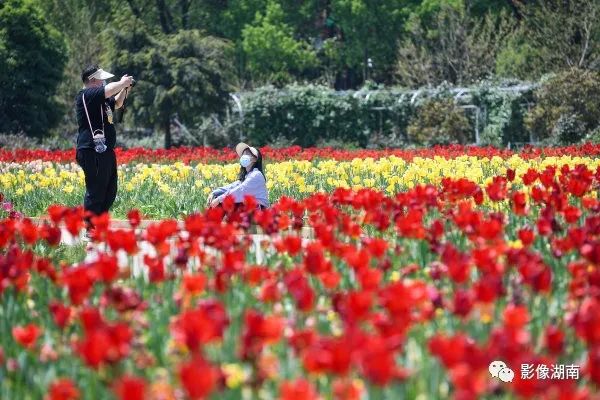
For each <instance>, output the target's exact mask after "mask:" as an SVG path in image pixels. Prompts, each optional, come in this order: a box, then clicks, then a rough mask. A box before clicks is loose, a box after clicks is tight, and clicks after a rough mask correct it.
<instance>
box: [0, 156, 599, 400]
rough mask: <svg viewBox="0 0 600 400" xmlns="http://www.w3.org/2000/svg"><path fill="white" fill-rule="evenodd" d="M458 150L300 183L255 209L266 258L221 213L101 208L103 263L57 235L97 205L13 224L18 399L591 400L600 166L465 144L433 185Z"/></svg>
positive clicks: (7, 309) (3, 351) (8, 362)
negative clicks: (306, 232) (134, 271)
mask: <svg viewBox="0 0 600 400" xmlns="http://www.w3.org/2000/svg"><path fill="white" fill-rule="evenodd" d="M388 160H389V158H388ZM442 160H443V159H442V158H440V159H435V160H430V161H427V160H425V161H419V160H414V162H416V163H420V162H426V163H429V164H428V165H429V166H430V167H431V169H430V170H427V171H428V172H427V173H426V174H424V175H423V176H421V175H419V174H418V171H424V170H425V169H424V168H422V167H420V168H416V169H414V170H411V167H410V166H409V165H405V166H404V167H403V168H405V169H403V170H402V173H403V175H396V173H393V174H391V175H393V176H396V177H398V178H400V179H401V177H403V176H406V175H407V174H408V173H409V172H408V171H414V173H415V174H416V175H415V176H414V177H413V178H414V179H413V180H414V182H413V184H412V185H411V184H409V182H410V181H411V180H407V181H406V182H400V184H399V187H398V188H395V190H394V191H392V192H390V193H386V192H385V188H384V191H380V190H375V189H373V188H362V189H359V190H352V188H351V187H349V188H337V189H332V190H330V191H328V190H325V191H323V192H320V193H307V194H306V196H305V198H303V199H300V198H296V199H293V198H291V197H288V196H282V197H281V198H280V199H279V201H278V202H277V203H276V204H275V205H274V206H273V207H272V208H270V209H267V210H264V211H255V213H254V214H253V215H251V216H249V217H251V219H252V220H253V221H254V222H255V223H256V224H257V225H259V226H260V227H261V230H262V231H263V232H265V233H266V234H268V235H269V237H270V239H269V240H267V241H265V242H264V243H263V250H264V251H263V253H264V254H263V257H261V259H260V260H259V259H257V256H256V254H255V252H254V250H253V249H254V247H253V246H252V242H251V240H249V239H250V236H244V235H241V236H240V235H239V234H240V233H244V230H245V229H246V225H245V224H240V223H237V222H236V221H237V220H236V219H235V218H234V219H233V221H231V222H229V223H223V222H221V219H222V214H221V213H222V212H223V210H221V209H215V210H208V211H206V212H203V213H196V214H192V215H190V216H187V217H185V218H184V223H183V226H182V227H179V226H178V224H177V222H176V221H175V220H171V219H166V220H162V221H159V222H156V223H154V224H152V225H150V226H148V227H147V228H146V229H145V230H143V231H142V232H141V233H140V232H139V231H135V230H134V229H133V228H134V227H136V226H137V224H138V223H139V221H140V218H141V214H140V213H139V212H136V211H134V212H130V213H129V214H128V218H129V220H130V224H131V226H132V228H126V229H123V228H121V229H112V228H111V227H110V223H109V220H108V217H107V216H104V217H101V218H98V219H97V220H96V221H95V222H96V224H97V226H98V227H99V229H98V232H97V235H96V237H95V239H94V240H95V241H96V243H97V245H99V246H105V247H106V251H104V252H101V254H100V256H99V258H97V259H96V260H92V261H88V262H82V259H83V254H82V253H81V249H78V248H72V247H66V246H64V245H59V241H60V236H61V231H60V229H59V228H58V226H59V225H63V224H64V225H65V226H66V228H67V229H68V230H69V231H70V232H71V233H72V234H74V235H77V234H78V233H79V231H80V230H81V229H82V227H83V218H82V217H83V212H82V210H81V209H79V208H67V207H64V206H52V207H50V208H49V210H48V213H47V214H48V218H49V221H48V222H47V223H45V224H42V225H41V226H37V225H35V224H33V223H32V222H31V221H30V220H28V219H26V218H25V219H22V218H19V217H18V216H15V218H9V219H5V220H2V221H1V222H0V288H1V289H0V290H1V294H0V295H1V296H2V304H3V306H2V307H1V308H0V378H1V379H2V382H3V384H2V386H1V389H0V397H1V398H42V397H44V396H47V397H48V398H50V399H52V400H56V399H65V398H67V399H74V398H111V397H115V398H119V399H141V398H148V399H175V398H194V399H199V398H225V399H240V398H280V399H285V400H291V399H317V398H323V399H325V398H334V399H361V398H365V396H367V395H368V398H374V399H383V398H394V399H396V398H427V399H433V398H448V397H454V398H460V399H470V398H481V397H484V396H494V395H495V396H501V397H502V398H506V397H510V396H520V397H522V398H532V397H538V398H565V399H566V398H568V399H587V398H593V396H594V394H595V393H597V392H598V388H599V387H600V369H599V365H600V335H599V334H598V333H599V332H600V317H599V316H600V279H599V276H600V202H599V200H598V199H597V192H598V189H599V187H600V168H598V164H597V161H596V159H594V158H591V157H587V158H584V159H571V160H570V161H568V160H566V159H563V158H555V159H553V158H544V159H539V158H533V159H531V160H529V159H523V158H521V157H518V158H513V157H508V158H498V159H490V160H488V161H485V160H484V159H477V160H479V161H478V162H479V163H483V164H482V165H485V167H481V171H482V172H483V175H482V176H479V175H478V174H479V172H478V171H479V170H478V169H477V168H476V167H477V164H473V163H470V161H469V160H472V159H470V158H468V157H464V158H460V157H458V158H457V159H456V160H449V161H448V160H447V161H446V162H448V163H453V162H454V163H456V162H458V163H462V162H464V163H465V164H464V165H463V164H448V165H452V168H451V169H450V170H449V171H450V172H449V173H448V174H442V176H439V174H438V178H436V179H432V178H431V177H430V175H429V174H433V173H432V172H431V171H433V170H435V169H436V168H441V171H443V170H444V168H445V167H444V165H446V164H443V161H442ZM461 160H464V161H461ZM510 160H513V161H514V162H517V161H518V162H519V163H521V162H522V163H523V164H519V165H517V166H516V167H515V168H514V169H513V168H508V167H510V166H511V164H510V162H511V161H510ZM515 160H516V161H515ZM580 161H581V162H582V163H580ZM362 162H363V163H367V161H362ZM370 162H371V161H369V162H368V163H370ZM353 163H354V164H353ZM360 163H361V161H354V162H350V163H349V164H348V165H347V166H344V168H347V171H353V170H354V168H357V169H358V170H360ZM373 163H375V161H373ZM485 163H489V164H485ZM182 165H183V164H182ZM299 165H303V164H299ZM306 165H307V168H317V170H316V171H319V167H318V165H319V164H317V166H316V167H315V165H314V164H312V163H310V162H307V164H306ZM339 165H340V164H338V163H334V164H333V166H332V167H331V168H334V169H335V168H338V167H339ZM357 165H358V166H357ZM368 165H378V164H376V163H375V164H368ZM458 165H463V168H464V176H458V175H457V176H446V175H452V174H455V175H456V174H457V172H456V171H459V168H458ZM176 168H178V167H176ZM215 168H216V167H215ZM219 168H227V167H221V166H219ZM322 168H326V167H323V166H322ZM373 168H375V167H373ZM200 170H201V171H204V169H203V168H200ZM494 170H496V171H498V172H497V173H494V172H493V171H494ZM310 171H312V170H310ZM373 171H377V172H376V174H379V175H383V174H385V169H381V170H377V169H373ZM393 171H395V170H393ZM213 172H214V171H213ZM438 172H439V171H438ZM190 173H191V172H190ZM202 173H203V172H202ZM223 173H226V172H223ZM316 174H317V175H318V173H316ZM305 175H306V173H305ZM431 176H436V175H435V174H433V175H431ZM428 177H429V178H428ZM430 178H431V179H430ZM65 179H66V178H65ZM273 179H276V178H273ZM332 179H333V178H332ZM336 179H341V178H340V177H338V178H336ZM426 179H430V183H428V184H425V183H419V181H421V182H423V181H425V180H426ZM333 186H334V185H333V184H332V187H333ZM349 186H350V185H349ZM375 186H377V185H375ZM17 204H19V203H18V202H17ZM232 206H233V205H232V204H231V203H230V202H229V201H227V202H226V204H225V207H226V208H228V207H232ZM247 209H248V210H254V209H255V208H254V207H253V204H248V208H247ZM242 220H243V219H242ZM305 223H306V224H308V225H309V226H310V227H311V228H313V229H314V235H315V237H314V239H310V240H302V239H301V238H300V235H299V233H298V230H299V229H301V228H302V226H303V225H304V224H305ZM142 241H143V242H145V243H149V244H150V246H151V248H152V249H153V252H152V254H147V255H146V256H144V274H143V275H142V276H139V277H132V276H131V274H130V271H129V265H128V262H127V261H123V260H127V257H126V256H125V257H123V255H130V256H131V255H133V254H136V253H137V252H138V251H139V250H140V244H141V242H142ZM496 361H500V362H502V363H504V367H503V369H498V370H496V369H495V368H496V367H495V365H496V363H495V362H496ZM540 366H545V367H546V368H547V370H544V369H543V368H541V367H540ZM560 366H563V367H565V366H566V367H567V368H566V369H567V370H568V371H570V373H566V372H565V371H564V369H563V372H562V374H561V372H560V371H561V368H559V367H560ZM508 369H510V370H511V371H512V373H513V376H511V375H510V374H509V373H508V372H507V370H508ZM531 371H533V373H531V374H530V373H529V372H531ZM575 371H576V372H577V375H575ZM490 372H494V373H495V375H496V376H498V377H495V376H490ZM509 378H510V379H509ZM61 396H62V397H61Z"/></svg>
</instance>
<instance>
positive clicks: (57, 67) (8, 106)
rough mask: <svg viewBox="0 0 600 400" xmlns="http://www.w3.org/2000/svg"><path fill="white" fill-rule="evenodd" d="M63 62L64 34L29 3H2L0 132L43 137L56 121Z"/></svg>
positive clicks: (64, 59)
mask: <svg viewBox="0 0 600 400" xmlns="http://www.w3.org/2000/svg"><path fill="white" fill-rule="evenodd" d="M65 61H66V56H65V43H64V40H63V37H62V35H61V34H60V33H59V32H58V31H57V30H56V29H55V28H53V27H52V25H50V24H49V23H48V21H47V19H46V18H45V17H44V16H43V15H42V13H41V12H40V11H39V10H38V9H37V8H36V7H34V6H33V5H32V4H31V2H29V1H24V0H6V1H2V2H0V132H11V133H22V132H26V133H28V134H30V135H31V136H42V135H43V134H44V133H46V132H47V131H48V128H49V127H52V126H54V125H56V123H57V122H58V121H59V120H60V116H61V114H62V112H63V111H64V110H62V109H61V108H60V107H59V105H58V104H57V102H56V101H55V99H54V92H55V90H56V88H57V86H58V84H59V83H60V81H61V79H62V76H63V67H64V64H65Z"/></svg>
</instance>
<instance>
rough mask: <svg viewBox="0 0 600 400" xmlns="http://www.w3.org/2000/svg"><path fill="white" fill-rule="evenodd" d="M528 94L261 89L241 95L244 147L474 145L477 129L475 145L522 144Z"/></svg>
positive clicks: (479, 89) (477, 89) (486, 88)
mask: <svg viewBox="0 0 600 400" xmlns="http://www.w3.org/2000/svg"><path fill="white" fill-rule="evenodd" d="M513 88H514V89H515V90H512V89H513ZM532 91H533V88H531V89H527V88H522V89H518V88H517V87H515V86H510V85H507V86H506V87H503V88H498V87H497V86H496V85H494V86H490V85H489V84H485V83H483V84H479V85H475V86H472V87H470V88H469V90H468V92H467V94H466V95H464V96H462V95H461V96H459V97H458V98H457V97H456V96H457V93H456V90H453V87H451V86H448V85H440V86H439V87H436V88H434V89H431V90H422V91H420V92H418V93H415V92H414V91H410V90H405V89H393V90H392V89H382V88H379V89H375V90H368V89H362V90H359V91H347V92H339V91H334V90H332V89H330V88H327V87H325V86H316V85H291V86H286V87H285V88H283V89H281V90H277V89H275V88H273V87H263V88H260V89H258V90H256V91H252V92H248V93H244V94H243V95H242V104H243V107H244V119H243V121H242V122H241V123H242V126H243V132H244V134H245V136H246V137H247V138H248V140H250V141H252V143H257V144H259V145H263V144H272V143H275V142H278V141H279V140H280V139H282V138H283V139H286V140H287V141H284V142H283V143H284V144H290V143H294V144H298V145H302V146H314V145H318V144H320V143H321V142H326V143H336V144H338V143H352V144H357V145H359V146H368V147H379V146H394V147H401V146H407V145H429V144H435V143H472V142H475V139H476V135H477V133H476V128H477V129H478V130H479V143H481V144H493V145H499V146H501V145H506V144H508V143H515V142H526V141H527V132H526V131H525V127H524V124H523V114H524V112H525V111H526V110H524V109H523V107H524V105H526V104H528V103H529V102H530V99H531V96H532ZM477 110H479V111H477ZM236 117H237V115H236ZM231 120H232V121H236V118H235V117H232V118H231Z"/></svg>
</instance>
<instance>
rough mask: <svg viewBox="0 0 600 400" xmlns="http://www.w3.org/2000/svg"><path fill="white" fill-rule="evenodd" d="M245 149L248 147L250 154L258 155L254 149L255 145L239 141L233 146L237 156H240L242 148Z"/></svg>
mask: <svg viewBox="0 0 600 400" xmlns="http://www.w3.org/2000/svg"><path fill="white" fill-rule="evenodd" d="M246 149H250V152H251V153H252V154H254V157H258V150H256V148H255V147H252V146H249V145H247V144H246V143H244V142H240V143H238V144H237V146H235V152H236V153H237V155H238V156H240V157H241V156H242V153H243V152H244V150H246Z"/></svg>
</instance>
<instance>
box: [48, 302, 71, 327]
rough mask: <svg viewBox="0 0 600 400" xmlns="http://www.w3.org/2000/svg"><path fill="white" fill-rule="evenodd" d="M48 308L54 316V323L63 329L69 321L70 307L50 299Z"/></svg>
mask: <svg viewBox="0 0 600 400" xmlns="http://www.w3.org/2000/svg"><path fill="white" fill-rule="evenodd" d="M48 308H49V309H50V312H51V313H52V317H53V318H54V323H55V324H56V326H58V327H59V328H60V329H64V327H65V326H66V325H67V323H68V322H69V318H70V317H71V307H67V306H65V305H63V304H62V303H59V302H57V301H52V302H51V303H50V305H49V306H48Z"/></svg>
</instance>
